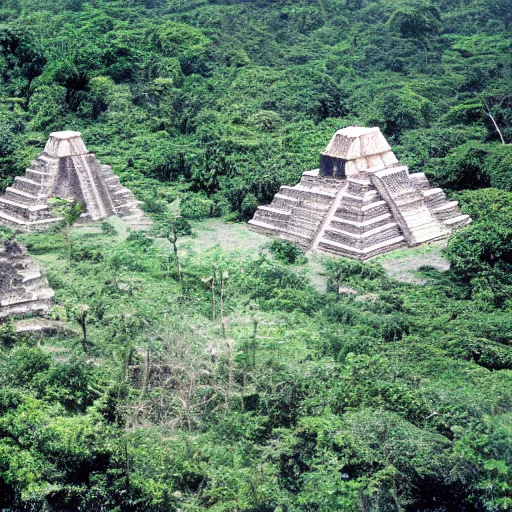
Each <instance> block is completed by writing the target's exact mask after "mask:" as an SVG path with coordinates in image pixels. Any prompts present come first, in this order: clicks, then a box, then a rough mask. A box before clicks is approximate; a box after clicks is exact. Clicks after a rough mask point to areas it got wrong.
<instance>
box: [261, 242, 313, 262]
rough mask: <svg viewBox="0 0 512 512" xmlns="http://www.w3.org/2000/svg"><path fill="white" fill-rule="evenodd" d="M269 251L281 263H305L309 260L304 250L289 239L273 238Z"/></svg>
mask: <svg viewBox="0 0 512 512" xmlns="http://www.w3.org/2000/svg"><path fill="white" fill-rule="evenodd" d="M269 251H270V252H271V254H272V255H273V256H274V258H275V259H276V260H277V261H280V262H281V263H289V264H292V265H293V264H294V263H305V262H306V261H307V259H306V257H305V256H304V251H302V250H301V249H299V247H297V246H296V245H295V244H292V243H291V242H288V241H287V240H273V241H272V242H270V245H269Z"/></svg>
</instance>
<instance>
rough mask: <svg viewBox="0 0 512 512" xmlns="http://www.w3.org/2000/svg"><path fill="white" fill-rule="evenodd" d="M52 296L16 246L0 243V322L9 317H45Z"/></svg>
mask: <svg viewBox="0 0 512 512" xmlns="http://www.w3.org/2000/svg"><path fill="white" fill-rule="evenodd" d="M53 295H54V292H53V290H52V289H51V288H50V287H49V286H48V281H47V279H46V277H45V276H44V275H43V273H42V271H41V268H40V267H39V265H38V264H37V263H36V262H35V261H33V260H31V259H30V258H29V256H28V255H27V253H26V251H25V249H24V248H23V247H22V246H21V245H20V244H18V242H16V241H14V240H7V241H5V242H3V243H0V321H2V320H4V319H6V318H8V317H10V316H12V315H24V314H27V313H46V312H47V311H48V309H49V308H50V304H51V300H52V298H53Z"/></svg>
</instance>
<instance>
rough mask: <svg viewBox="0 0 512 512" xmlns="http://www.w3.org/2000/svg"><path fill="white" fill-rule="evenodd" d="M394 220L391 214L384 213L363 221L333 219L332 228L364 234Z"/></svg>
mask: <svg viewBox="0 0 512 512" xmlns="http://www.w3.org/2000/svg"><path fill="white" fill-rule="evenodd" d="M392 219H393V217H392V215H391V214H390V213H384V214H382V215H378V216H376V217H372V218H370V219H364V220H361V221H355V220H350V219H342V218H339V217H333V218H332V220H331V226H332V227H333V228H336V229H341V230H343V231H349V232H350V233H363V232H364V231H367V230H370V229H373V228H376V227H378V226H382V225H384V224H387V223H388V222H389V221H390V220H392Z"/></svg>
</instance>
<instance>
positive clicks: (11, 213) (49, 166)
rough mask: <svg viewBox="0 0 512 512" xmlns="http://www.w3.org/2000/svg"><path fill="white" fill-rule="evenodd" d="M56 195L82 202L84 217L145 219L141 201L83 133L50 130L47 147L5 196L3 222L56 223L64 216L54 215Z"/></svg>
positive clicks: (0, 208)
mask: <svg viewBox="0 0 512 512" xmlns="http://www.w3.org/2000/svg"><path fill="white" fill-rule="evenodd" d="M52 197H61V198H65V199H75V200H77V201H79V202H80V203H81V204H82V206H83V208H84V212H83V214H82V219H81V220H100V219H104V218H106V217H110V216H112V215H118V216H120V217H126V218H132V219H136V221H137V222H138V221H139V219H143V213H142V210H141V209H140V208H139V205H140V202H138V201H137V200H136V199H135V196H134V195H133V194H132V192H131V191H130V190H129V189H128V188H126V187H123V186H122V185H121V183H120V181H119V177H118V176H116V175H115V174H114V173H113V172H112V168H111V167H109V166H108V165H102V164H101V163H100V162H99V161H98V160H97V158H96V156H95V155H94V154H93V153H90V152H89V151H88V150H87V148H86V147H85V144H84V142H83V140H82V135H81V134H80V133H79V132H72V131H64V132H54V133H51V134H50V138H49V139H48V142H47V143H46V146H45V147H44V150H43V152H42V153H41V154H40V155H39V156H38V157H37V158H36V159H35V160H33V161H32V163H31V165H30V167H29V168H28V169H27V170H26V172H25V175H24V176H18V177H16V178H15V180H14V183H13V185H12V187H7V189H6V191H5V194H4V196H2V197H0V223H2V224H5V225H8V226H10V227H12V228H17V229H20V230H37V229H45V228H47V227H49V226H51V225H52V224H55V223H56V222H59V221H60V220H62V219H60V218H57V217H54V216H52V213H51V211H50V209H49V207H48V200H49V199H51V198H52ZM141 223H142V224H143V223H144V222H143V221H142V220H141Z"/></svg>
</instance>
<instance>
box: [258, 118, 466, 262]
mask: <svg viewBox="0 0 512 512" xmlns="http://www.w3.org/2000/svg"><path fill="white" fill-rule="evenodd" d="M470 222H471V218H470V217H469V216H468V215H463V214H462V213H461V212H460V210H459V206H458V203H457V201H449V200H448V199H447V198H446V196H445V194H444V192H443V190H442V189H440V188H432V187H431V186H430V183H429V182H428V179H427V177H426V176H425V174H424V173H414V174H409V169H408V168H407V167H406V166H405V165H401V164H400V163H399V162H398V160H397V158H396V156H395V155H394V153H393V151H392V150H391V147H390V146H389V144H388V142H387V141H386V139H385V138H384V136H383V135H382V133H381V132H380V130H379V128H362V127H357V126H350V127H348V128H344V129H342V130H339V131H337V132H336V133H335V134H334V136H333V138H332V139H331V141H330V142H329V144H328V146H327V148H326V149H325V150H324V151H322V152H321V153H320V168H319V169H316V170H314V171H307V172H305V173H303V175H302V179H301V181H300V183H299V184H298V185H295V186H294V187H291V186H282V187H281V188H280V189H279V192H278V193H277V194H276V195H275V196H274V199H273V201H272V203H271V204H270V205H269V206H260V207H259V208H258V209H257V210H256V213H255V215H254V217H253V219H252V220H250V221H249V227H250V228H251V229H252V230H254V231H258V232H261V233H265V234H268V235H273V236H275V237H277V238H282V239H285V240H289V241H291V242H294V243H296V244H298V245H299V246H301V247H303V248H305V249H312V250H318V251H322V252H326V253H331V254H335V255H338V256H345V257H348V258H355V259H359V260H367V259H370V258H373V257H375V256H378V255H380V254H383V253H385V252H388V251H391V250H393V249H398V248H400V247H407V246H409V247H412V246H416V245H418V244H421V243H424V242H430V241H434V240H441V239H443V238H447V237H449V236H450V234H451V233H452V232H453V231H454V230H456V229H458V228H460V227H462V226H465V225H467V224H469V223H470Z"/></svg>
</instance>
